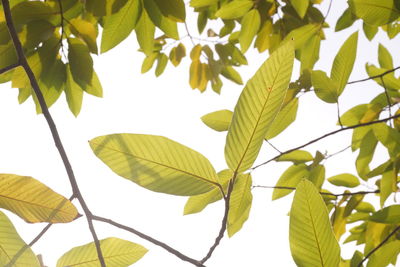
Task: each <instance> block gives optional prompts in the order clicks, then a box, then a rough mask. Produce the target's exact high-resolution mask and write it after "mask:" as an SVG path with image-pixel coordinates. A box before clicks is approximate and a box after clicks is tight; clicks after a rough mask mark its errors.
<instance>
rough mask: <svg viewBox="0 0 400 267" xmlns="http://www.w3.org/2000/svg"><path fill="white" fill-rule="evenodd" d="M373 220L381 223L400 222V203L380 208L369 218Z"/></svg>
mask: <svg viewBox="0 0 400 267" xmlns="http://www.w3.org/2000/svg"><path fill="white" fill-rule="evenodd" d="M369 219H370V220H371V221H373V222H379V223H393V224H395V223H399V222H400V205H391V206H388V207H386V208H383V209H381V210H378V211H377V212H375V213H374V214H372V215H371V217H370V218H369Z"/></svg>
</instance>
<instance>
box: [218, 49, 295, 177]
mask: <svg viewBox="0 0 400 267" xmlns="http://www.w3.org/2000/svg"><path fill="white" fill-rule="evenodd" d="M293 61H294V49H293V44H292V43H290V42H289V43H287V44H285V45H284V46H282V47H280V48H278V49H277V50H276V51H275V52H274V53H272V55H271V56H270V57H269V58H268V59H267V60H266V61H265V62H264V64H263V65H262V66H261V67H260V68H259V69H258V71H257V72H256V74H255V75H254V76H253V77H252V78H251V79H250V80H249V81H248V82H247V84H246V86H245V88H244V89H243V91H242V93H241V95H240V97H239V100H238V102H237V104H236V107H235V110H234V114H233V119H232V123H231V126H230V128H229V131H228V135H227V139H226V145H225V159H226V162H227V164H228V166H229V168H230V169H232V170H234V171H235V172H242V171H245V170H247V169H248V168H250V167H251V165H252V164H253V162H254V160H255V159H256V157H257V155H258V152H259V150H260V148H261V145H262V142H263V139H264V137H265V135H266V133H267V131H268V128H269V126H270V125H271V123H272V122H273V120H274V118H275V117H276V115H277V113H278V112H279V110H280V108H281V106H282V103H283V100H284V98H285V95H286V91H287V87H288V85H289V81H290V77H291V74H292V66H293Z"/></svg>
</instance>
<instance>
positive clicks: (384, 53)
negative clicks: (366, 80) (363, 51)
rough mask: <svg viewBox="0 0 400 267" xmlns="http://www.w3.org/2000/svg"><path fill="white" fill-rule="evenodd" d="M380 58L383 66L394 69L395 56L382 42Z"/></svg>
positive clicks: (379, 50)
mask: <svg viewBox="0 0 400 267" xmlns="http://www.w3.org/2000/svg"><path fill="white" fill-rule="evenodd" d="M378 60H379V65H380V66H381V68H385V69H393V58H392V55H391V54H390V53H389V51H388V50H387V49H386V47H384V46H383V45H382V44H379V47H378Z"/></svg>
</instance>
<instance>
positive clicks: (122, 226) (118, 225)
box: [92, 215, 205, 267]
mask: <svg viewBox="0 0 400 267" xmlns="http://www.w3.org/2000/svg"><path fill="white" fill-rule="evenodd" d="M92 219H93V220H96V221H100V222H104V223H108V224H110V225H113V226H115V227H117V228H120V229H122V230H125V231H128V232H131V233H133V234H135V235H137V236H139V237H140V238H143V239H144V240H147V241H149V242H151V243H153V244H154V245H157V246H159V247H162V248H163V249H165V250H166V251H168V252H169V253H171V254H173V255H175V256H177V257H178V258H179V259H181V260H183V261H186V262H189V263H191V264H193V265H195V266H199V267H205V266H204V265H203V264H202V263H201V262H199V261H197V260H195V259H193V258H190V257H188V256H186V255H184V254H182V253H181V252H179V251H178V250H176V249H174V248H172V247H170V246H169V245H167V244H165V243H163V242H161V241H158V240H156V239H154V238H152V237H150V236H148V235H146V234H144V233H142V232H139V231H138V230H135V229H133V228H131V227H128V226H126V225H123V224H120V223H117V222H115V221H113V220H110V219H107V218H103V217H100V216H96V215H92Z"/></svg>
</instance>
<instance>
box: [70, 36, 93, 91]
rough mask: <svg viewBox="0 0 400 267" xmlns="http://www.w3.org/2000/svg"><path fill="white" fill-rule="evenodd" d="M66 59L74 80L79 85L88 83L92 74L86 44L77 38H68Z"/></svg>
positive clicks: (91, 62) (83, 85) (82, 85)
mask: <svg viewBox="0 0 400 267" xmlns="http://www.w3.org/2000/svg"><path fill="white" fill-rule="evenodd" d="M68 61H69V68H70V70H71V74H72V77H73V78H74V81H75V82H76V83H77V84H79V85H80V86H81V87H85V86H86V84H89V85H90V84H91V83H92V76H93V60H92V57H91V56H90V53H89V48H88V47H87V46H86V44H85V43H83V42H82V41H81V40H79V39H77V38H69V39H68Z"/></svg>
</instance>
